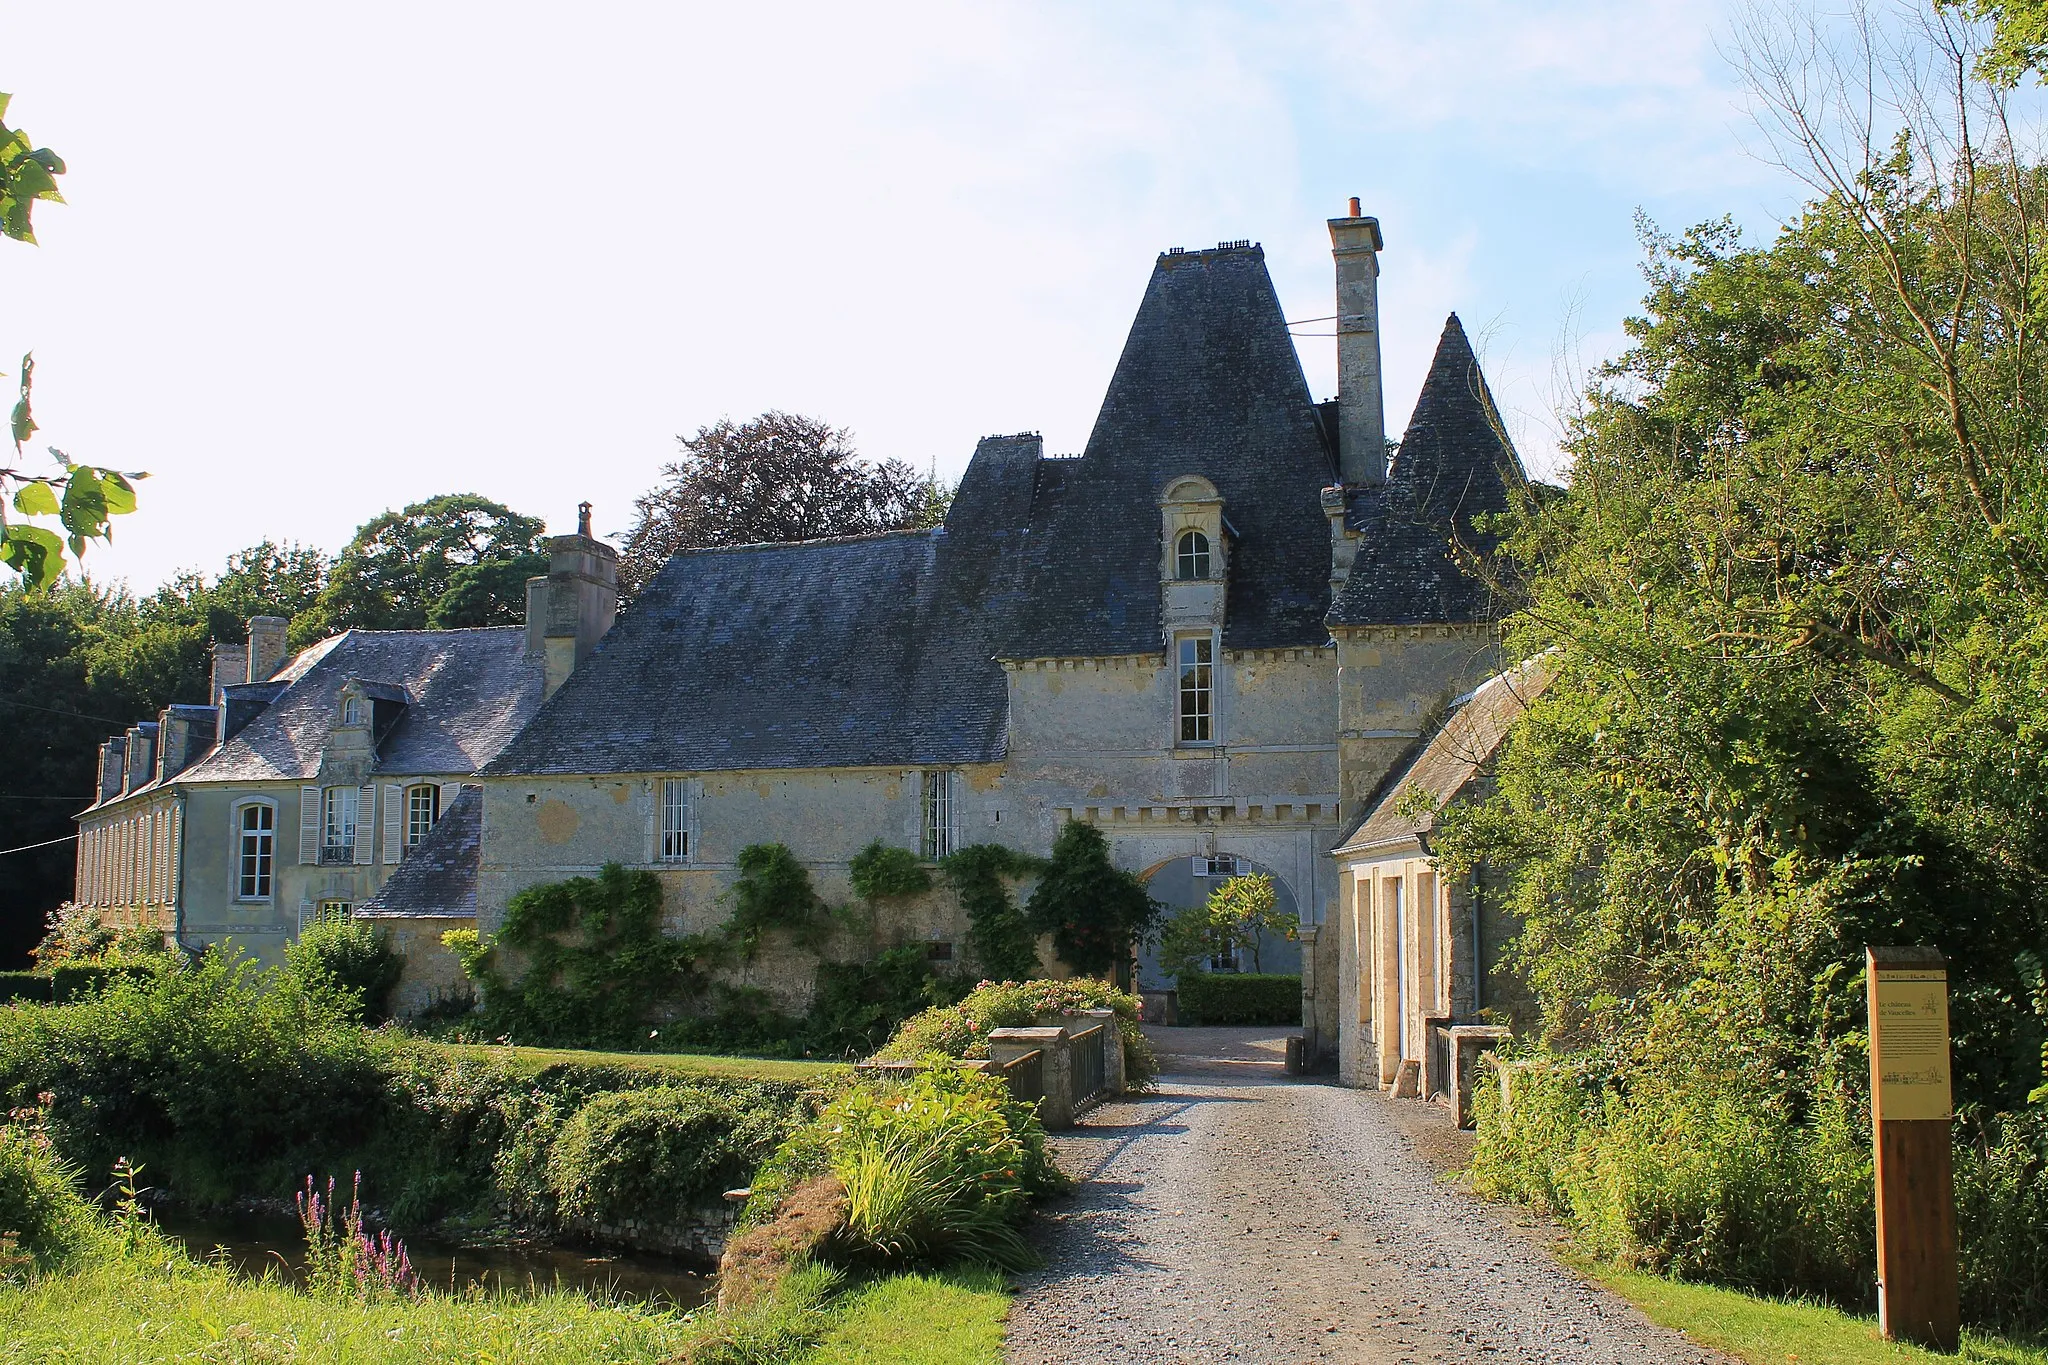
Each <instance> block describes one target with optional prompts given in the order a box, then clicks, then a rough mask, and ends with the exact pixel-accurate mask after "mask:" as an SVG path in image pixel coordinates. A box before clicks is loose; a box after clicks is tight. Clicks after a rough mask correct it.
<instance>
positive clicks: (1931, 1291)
mask: <svg viewBox="0 0 2048 1365" xmlns="http://www.w3.org/2000/svg"><path fill="white" fill-rule="evenodd" d="M1867 954H1868V961H1869V977H1868V990H1869V994H1870V1112H1871V1118H1872V1121H1873V1122H1874V1123H1875V1125H1876V1129H1877V1131H1876V1134H1875V1141H1874V1142H1873V1144H1872V1146H1873V1149H1874V1150H1875V1153H1876V1157H1877V1320H1878V1326H1879V1328H1880V1329H1881V1330H1882V1331H1883V1333H1884V1336H1885V1339H1886V1340H1887V1341H1908V1342H1912V1343H1914V1344H1916V1345H1919V1346H1925V1347H1927V1348H1929V1349H1930V1350H1936V1351H1947V1352H1953V1351H1955V1350H1956V1349H1957V1348H1958V1346H1959V1345H1960V1344H1961V1342H1960V1337H1961V1331H1962V1327H1961V1315H1960V1311H1959V1308H1958V1305H1957V1301H1956V1192H1955V1173H1954V1170H1953V1167H1952V1164H1951V1162H1952V1152H1951V1148H1950V1146H1949V1142H1950V1138H1949V1123H1950V1120H1951V1119H1952V1118H1953V1117H1954V1110H1953V1108H1952V1107H1951V1104H1950V1097H1949V1046H1948V964H1947V963H1946V962H1945V961H1944V960H1943V959H1942V956H1941V954H1940V953H1938V952H1936V951H1935V950H1934V949H1932V948H1871V949H1868V950H1867Z"/></svg>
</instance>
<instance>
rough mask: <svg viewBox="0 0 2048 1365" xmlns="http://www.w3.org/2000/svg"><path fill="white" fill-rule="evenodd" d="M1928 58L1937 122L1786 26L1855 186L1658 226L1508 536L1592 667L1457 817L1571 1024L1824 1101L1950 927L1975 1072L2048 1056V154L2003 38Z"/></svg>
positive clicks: (1806, 119) (1785, 112)
mask: <svg viewBox="0 0 2048 1365" xmlns="http://www.w3.org/2000/svg"><path fill="white" fill-rule="evenodd" d="M1940 32H1942V30H1937V36H1939V33H1940ZM1918 60H1919V61H1920V62H1921V63H1922V64H1923V68H1924V64H1925V63H1927V62H1932V63H1934V64H1935V66H1936V69H1937V70H1940V71H1941V72H1942V73H1943V75H1942V81H1941V83H1940V84H1939V85H1937V86H1935V87H1934V88H1936V89H1939V88H1944V87H1949V88H1953V89H1956V90H1959V91H1960V92H1962V93H1961V95H1960V101H1961V102H1960V103H1959V104H1958V105H1957V107H1955V108H1952V109H1950V110H1949V111H1948V113H1947V114H1946V115H1945V116H1942V117H1939V118H1938V117H1937V114H1938V108H1939V107H1938V105H1934V104H1932V103H1930V101H1929V100H1927V99H1925V98H1922V99H1921V100H1920V102H1919V104H1918V105H1917V106H1916V105H1913V104H1910V103H1909V102H1908V101H1907V98H1906V97H1907V95H1908V94H1909V93H1910V94H1924V93H1925V92H1921V91H1914V90H1906V89H1901V90H1897V91H1894V92H1893V95H1892V96H1891V97H1890V98H1891V100H1892V103H1891V107H1892V108H1894V109H1897V108H1909V109H1917V111H1918V112H1916V113H1915V114H1914V118H1916V119H1922V120H1932V122H1925V123H1922V124H1920V125H1918V126H1913V127H1909V128H1908V130H1907V134H1906V136H1904V137H1901V138H1899V139H1897V140H1892V139H1890V138H1889V136H1888V135H1886V134H1884V132H1883V130H1880V129H1873V128H1872V127H1870V126H1869V125H1868V124H1864V125H1862V126H1861V127H1860V128H1859V127H1858V126H1856V125H1855V124H1854V119H1856V118H1860V117H1862V115H1861V113H1860V112H1859V111H1860V110H1862V109H1864V108H1865V107H1866V102H1865V101H1864V98H1863V95H1862V94H1861V93H1859V92H1857V91H1855V90H1853V89H1852V90H1842V89H1837V90H1836V91H1835V93H1834V94H1833V95H1832V96H1829V97H1828V98H1829V99H1830V100H1832V101H1833V103H1832V104H1831V105H1830V109H1831V110H1832V112H1827V111H1823V110H1821V109H1817V108H1816V107H1814V105H1813V104H1812V103H1811V99H1812V98H1813V97H1812V96H1811V93H1810V92H1811V91H1812V89H1813V88H1814V87H1813V85H1812V84H1811V83H1808V84H1801V83H1800V81H1799V80H1798V79H1796V78H1797V77H1798V75H1799V73H1800V72H1801V71H1810V69H1811V68H1807V67H1801V66H1799V65H1797V63H1796V62H1793V61H1792V60H1790V59H1789V58H1787V57H1785V55H1784V54H1783V53H1776V54H1774V53H1773V52H1772V51H1762V52H1753V53H1752V66H1751V72H1752V79H1753V80H1754V81H1755V82H1756V83H1757V86H1758V89H1759V90H1760V91H1761V93H1762V94H1763V95H1764V96H1765V97H1766V98H1767V99H1773V100H1776V101H1777V103H1776V104H1775V105H1774V106H1771V107H1774V108H1776V109H1777V110H1778V111H1779V114H1780V116H1781V118H1782V120H1783V122H1782V127H1783V128H1785V129H1787V130H1789V131H1788V133H1787V137H1788V139H1789V145H1787V146H1786V147H1785V148H1784V149H1783V152H1784V155H1785V158H1786V159H1787V160H1788V162H1789V161H1794V160H1796V159H1797V158H1798V157H1800V156H1802V155H1803V156H1804V157H1805V158H1806V160H1805V162H1804V163H1803V164H1804V165H1805V167H1806V168H1807V171H1808V174H1809V175H1810V177H1811V178H1812V180H1813V181H1814V183H1815V184H1816V185H1817V186H1818V193H1817V194H1816V197H1815V198H1813V199H1812V200H1811V201H1810V202H1809V203H1808V204H1807V205H1806V207H1805V209H1804V211H1803V212H1802V213H1801V214H1799V215H1798V216H1796V217H1795V218H1794V219H1793V220H1792V221H1791V222H1789V223H1788V224H1787V225H1786V226H1785V228H1784V229H1783V230H1782V231H1781V232H1780V233H1779V234H1778V235H1777V237H1776V239H1775V240H1774V241H1772V242H1771V243H1769V244H1768V245H1766V246H1761V247H1751V246H1746V245H1744V244H1743V243H1742V241H1741V240H1740V238H1739V236H1738V235H1737V234H1736V233H1735V232H1734V230H1733V229H1732V228H1731V227H1730V226H1728V225H1727V224H1726V223H1718V224H1708V225H1705V226H1703V227H1699V228H1696V229H1694V230H1692V231H1691V232H1689V233H1686V234H1684V235H1682V236H1679V237H1676V238H1672V237H1668V236H1665V235H1662V234H1659V233H1656V232H1655V231H1650V230H1646V232H1645V242H1646V247H1647V250H1648V255H1649V263H1648V270H1647V275H1648V280H1649V285H1650V292H1649V296H1648V297H1647V299H1646V300H1645V310H1644V315H1643V316H1641V317H1638V318H1635V319H1632V320H1630V322H1629V323H1628V330H1629V335H1630V338H1631V342H1632V345H1631V347H1630V349H1629V350H1628V351H1627V352H1626V353H1625V354H1623V355H1622V356H1621V357H1620V358H1618V359H1617V360H1616V361H1615V362H1614V363H1612V364H1611V365H1609V366H1606V367H1604V369H1603V370H1602V371H1601V372H1600V373H1599V374H1598V375H1597V376H1596V379H1595V383H1594V385H1593V387H1592V389H1591V392H1590V393H1589V394H1588V395H1587V396H1586V399H1585V402H1584V406H1583V409H1582V410H1581V411H1580V412H1579V413H1578V414H1577V416H1576V418H1575V420H1574V423H1573V425H1572V428H1571V430H1570V433H1569V449H1570V452H1571V454H1572V457H1573V466H1572V483H1571V488H1570V490H1569V493H1568V495H1567V496H1565V497H1563V498H1562V499H1558V500H1555V501H1551V502H1547V503H1540V504H1539V503H1537V502H1536V501H1534V500H1533V499H1532V500H1528V501H1525V502H1524V503H1523V505H1522V506H1520V507H1519V508H1518V509H1517V512H1516V514H1515V516H1514V518H1513V521H1514V534H1513V535H1512V537H1511V538H1510V540H1509V542H1508V552H1507V560H1508V562H1507V564H1506V565H1504V566H1501V577H1502V582H1503V586H1504V587H1505V588H1507V589H1510V590H1512V591H1514V592H1516V593H1518V594H1519V599H1520V601H1521V603H1522V609H1521V611H1520V612H1519V614H1518V616H1517V617H1516V619H1515V621H1514V622H1513V632H1514V635H1513V638H1514V642H1515V643H1516V644H1517V645H1518V646H1519V648H1520V650H1521V651H1522V652H1523V653H1525V654H1535V653H1537V652H1539V651H1550V654H1549V659H1550V661H1551V663H1552V665H1553V666H1555V667H1556V668H1557V670H1558V678H1557V681H1556V682H1555V683H1554V684H1553V685H1552V686H1551V687H1550V689H1549V690H1548V691H1547V692H1546V693H1545V694H1544V695H1543V696H1542V698H1541V699H1540V700H1539V701H1538V702H1537V704H1536V706H1535V707H1534V709H1533V710H1532V711H1531V713H1530V714H1529V716H1528V717H1527V718H1526V720H1525V721H1524V723H1523V724H1522V725H1520V726H1519V727H1518V729H1517V732H1516V734H1515V736H1514V737H1513V739H1512V740H1511V742H1510V744H1509V746H1508V748H1507V750H1506V753H1505V755H1504V756H1503V758H1502V761H1501V764H1500V770H1499V790H1498V794H1497V795H1496V796H1495V797H1494V798H1493V799H1491V800H1490V801H1488V802H1486V803H1484V804H1482V805H1480V806H1479V807H1477V808H1475V809H1472V810H1470V811H1467V812H1465V813H1463V814H1454V815H1453V816H1452V818H1451V819H1450V821H1449V822H1448V825H1447V828H1446V829H1445V830H1444V831H1443V832H1442V834H1441V835H1440V836H1439V838H1438V840H1437V843H1438V849H1439V853H1440V855H1441V857H1442V859H1443V861H1444V863H1445V871H1446V875H1447V876H1448V877H1462V876H1463V875H1465V874H1466V873H1467V872H1469V871H1471V870H1472V869H1474V868H1476V867H1479V866H1481V865H1487V866H1490V867H1492V868H1493V869H1494V870H1495V872H1496V873H1497V874H1498V875H1500V876H1501V877H1502V878H1503V879H1504V880H1505V882H1506V886H1505V888H1504V894H1505V895H1506V897H1507V900H1508V903H1509V905H1510V906H1511V908H1512V909H1514V910H1515V911H1516V912H1517V913H1518V914H1519V915H1520V916H1521V917H1522V920H1523V922H1524V925H1525V928H1524V932H1523V936H1522V939H1521V941H1520V944H1519V947H1518V952H1517V957H1518V960H1519V963H1520V966H1521V969H1522V971H1523V973H1524V974H1525V975H1526V977H1527V979H1528V981H1529V984H1530V985H1531V986H1532V987H1533V989H1534V991H1535V994H1536V998H1537V1001H1538V1004H1539V1005H1540V1008H1541V1011H1542V1031H1543V1036H1544V1038H1545V1040H1546V1041H1547V1042H1548V1043H1549V1044H1550V1045H1551V1046H1553V1047H1555V1048H1558V1049H1562V1050H1569V1051H1574V1052H1580V1053H1585V1054H1590V1055H1592V1056H1596V1057H1598V1058H1601V1059H1602V1060H1603V1063H1604V1064H1608V1065H1613V1066H1617V1067H1620V1068H1621V1069H1623V1070H1624V1071H1628V1070H1632V1069H1633V1070H1639V1071H1653V1072H1658V1073H1661V1074H1664V1075H1667V1076H1680V1077H1683V1076H1686V1075H1689V1074H1693V1073H1699V1074H1703V1075H1704V1074H1706V1073H1709V1072H1712V1073H1714V1074H1718V1075H1724V1076H1725V1075H1729V1074H1734V1075H1738V1076H1739V1077H1740V1078H1741V1084H1740V1085H1738V1086H1736V1087H1735V1088H1736V1089H1737V1090H1738V1091H1742V1092H1744V1093H1751V1094H1754V1095H1755V1096H1756V1097H1757V1102H1758V1103H1759V1104H1780V1105H1783V1106H1786V1108H1787V1112H1791V1113H1794V1114H1797V1113H1803V1112H1805V1107H1806V1106H1807V1105H1808V1104H1810V1103H1813V1102H1814V1097H1815V1095H1816V1093H1817V1092H1819V1093H1825V1092H1830V1091H1832V1092H1834V1093H1838V1094H1847V1095H1849V1096H1851V1097H1852V1098H1853V1097H1854V1096H1856V1095H1860V1094H1861V1093H1862V1090H1863V1088H1864V1087H1865V1086H1866V1085H1867V1071H1866V1069H1865V1067H1864V1064H1863V1060H1862V1052H1861V1049H1862V1048H1863V1046H1864V1042H1863V1028H1864V1018H1863V1009H1864V1005H1863V988H1862V979H1861V978H1862V950H1863V948H1864V946H1865V945H1866V944H1890V943H1929V944H1933V945H1935V946H1937V947H1939V948H1941V949H1942V950H1943V951H1944V952H1945V953H1946V954H1947V955H1948V956H1949V959H1950V962H1951V982H1952V990H1953V997H1954V1005H1953V1015H1952V1017H1953V1018H1954V1020H1955V1023H1956V1033H1955V1043H1956V1085H1957V1094H1958V1099H1959V1100H1960V1101H1963V1102H1965V1103H1977V1104H1987V1105H1994V1106H1997V1105H2008V1104H2015V1103H2018V1102H2020V1101H2021V1100H2023V1099H2024V1097H2025V1096H2026V1094H2027V1092H2028V1090H2029V1089H2030V1088H2031V1087H2032V1086H2033V1085H2034V1084H2035V1083H2036V1081H2037V1079H2038V1076H2039V1070H2040V1055H2039V1049H2040V1041H2041V1020H2040V1019H2039V1018H2038V1016H2037V1015H2036V1014H2035V1013H2034V1011H2033V1010H2032V1009H2031V1008H2030V1005H2029V996H2030V995H2031V993H2032V983H2033V982H2035V981H2036V980H2038V978H2039V964H2040V961H2041V960H2042V957H2043V955H2044V950H2048V932H2044V926H2048V896H2044V894H2043V892H2042V889H2041V888H2042V887H2043V885H2044V882H2043V872H2044V870H2048V768H2044V762H2043V754H2044V752H2048V750H2044V746H2043V743H2042V741H2043V739H2044V738H2048V688H2044V686H2043V683H2044V681H2048V665H2044V663H2043V660H2044V659H2048V424H2044V420H2043V412H2042V410H2041V408H2040V406H2039V401H2040V395H2041V394H2043V393H2044V392H2048V382H2044V381H2048V372H2044V369H2043V366H2044V360H2043V357H2042V355H2041V354H2040V351H2039V347H2038V345H2037V343H2036V342H2035V340H2034V336H2035V333H2036V331H2037V330H2038V328H2039V327H2040V326H2041V324H2042V322H2043V321H2044V320H2048V319H2044V318H2043V314H2042V309H2043V305H2042V302H2041V298H2040V294H2039V290H2038V285H2037V282H2036V275H2035V267H2034V265H2033V262H2035V261H2037V260H2039V259H2041V254H2042V252H2043V250H2044V248H2048V168H2044V167H2043V166H2041V165H2039V164H2036V163H2032V162H2028V161H2024V160H2021V159H2019V158H2018V156H2017V154H2016V153H2014V152H2013V151H2012V149H2011V147H2010V146H2004V147H2001V148H1999V149H1998V150H1997V152H1996V154H1995V155H1994V154H1991V153H1988V152H1987V153H1982V154H1980V153H1979V151H1978V150H1977V149H1975V148H1974V147H1973V144H1972V141H1971V138H1972V136H1973V134H1972V131H1971V130H1972V128H1973V127H1975V126H1976V125H1975V123H1974V122H1973V121H1966V120H1965V118H1964V114H1965V113H1968V114H1969V115H1970V116H1971V119H1972V120H1974V119H1975V117H1976V116H1977V113H1978V112H1979V111H1980V110H1981V109H1982V108H1984V107H1986V106H1987V105H1989V106H1992V107H1995V106H1996V102H1997V95H1996V92H1992V91H1986V90H1984V89H1983V88H1982V87H1980V86H1973V85H1972V84H1971V80H1972V77H1971V75H1970V73H1971V72H1972V71H1973V70H1974V69H1975V65H1976V56H1975V54H1974V52H1973V51H1972V50H1971V49H1969V48H1968V47H1967V46H1966V45H1964V44H1961V43H1949V44H1947V45H1943V44H1942V43H1934V44H1933V45H1932V46H1930V47H1929V48H1928V49H1927V50H1925V51H1923V52H1922V53H1921V54H1920V58H1919V59H1918ZM1774 63H1775V64H1774ZM1829 69H1831V70H1834V71H1836V72H1841V71H1850V70H1854V71H1858V72H1862V71H1869V70H1880V71H1881V70H1882V69H1883V66H1882V63H1881V62H1877V61H1873V62H1872V63H1869V64H1864V63H1861V62H1844V63H1841V64H1838V65H1837V66H1835V67H1832V68H1829ZM1845 120H1847V122H1845ZM1844 129H1846V130H1847V131H1842V130H1844ZM1829 130H1834V131H1832V132H1830V131H1829ZM1830 139H1832V140H1830ZM1940 147H1948V148H1957V149H1960V150H1959V151H1957V152H1956V154H1955V155H1954V156H1952V157H1936V156H1934V155H1932V154H1931V153H1930V151H1929V149H1931V148H1940Z"/></svg>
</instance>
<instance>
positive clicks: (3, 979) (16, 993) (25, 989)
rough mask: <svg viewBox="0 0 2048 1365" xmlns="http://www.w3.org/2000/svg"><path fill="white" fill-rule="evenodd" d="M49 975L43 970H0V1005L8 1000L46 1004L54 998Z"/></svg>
mask: <svg viewBox="0 0 2048 1365" xmlns="http://www.w3.org/2000/svg"><path fill="white" fill-rule="evenodd" d="M51 984H52V983H51V981H50V978H49V976H48V975H47V974H46V973H43V972H0V1005H4V1004H6V1003H7V1002H8V1001H10V1000H32V1001H34V1002H35V1003H36V1004H38V1005H47V1004H49V1003H50V1002H51V1001H52V1000H54V999H55V998H56V995H55V993H54V992H53V991H52V989H51Z"/></svg>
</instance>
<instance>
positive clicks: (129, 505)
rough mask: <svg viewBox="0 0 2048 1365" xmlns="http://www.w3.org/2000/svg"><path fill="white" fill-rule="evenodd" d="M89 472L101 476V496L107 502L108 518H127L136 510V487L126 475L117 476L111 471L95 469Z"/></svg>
mask: <svg viewBox="0 0 2048 1365" xmlns="http://www.w3.org/2000/svg"><path fill="white" fill-rule="evenodd" d="M89 472H90V473H93V474H96V475H98V476H99V481H100V496H102V497H104V498H105V499H106V500H107V515H108V516H110V517H120V516H126V515H127V514H128V513H130V512H133V511H134V510H135V485H134V484H132V483H130V482H128V479H127V476H126V475H123V474H117V473H115V472H114V471H113V470H111V469H93V470H90V471H89Z"/></svg>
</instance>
